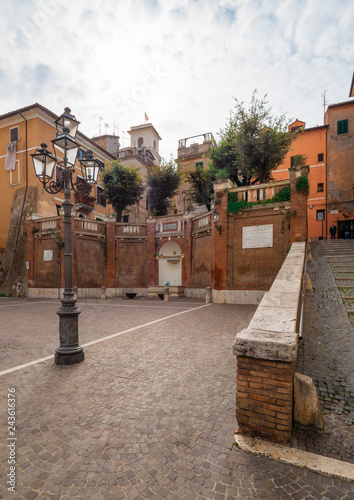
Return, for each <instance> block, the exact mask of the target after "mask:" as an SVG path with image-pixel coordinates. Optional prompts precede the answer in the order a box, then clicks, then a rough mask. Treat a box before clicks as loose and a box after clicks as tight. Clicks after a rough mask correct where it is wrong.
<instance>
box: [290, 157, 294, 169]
mask: <svg viewBox="0 0 354 500" xmlns="http://www.w3.org/2000/svg"><path fill="white" fill-rule="evenodd" d="M294 158H295V156H290V168H293V166H294Z"/></svg>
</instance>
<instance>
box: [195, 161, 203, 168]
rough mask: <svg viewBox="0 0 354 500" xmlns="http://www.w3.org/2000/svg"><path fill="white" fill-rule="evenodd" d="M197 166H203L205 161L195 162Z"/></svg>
mask: <svg viewBox="0 0 354 500" xmlns="http://www.w3.org/2000/svg"><path fill="white" fill-rule="evenodd" d="M195 166H196V168H198V167H202V168H203V162H202V161H198V162H197V163H196V164H195Z"/></svg>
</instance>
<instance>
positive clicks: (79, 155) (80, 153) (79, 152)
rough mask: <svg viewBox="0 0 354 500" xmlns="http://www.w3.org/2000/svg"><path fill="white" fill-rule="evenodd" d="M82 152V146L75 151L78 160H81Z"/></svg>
mask: <svg viewBox="0 0 354 500" xmlns="http://www.w3.org/2000/svg"><path fill="white" fill-rule="evenodd" d="M84 152H85V151H84V150H83V149H82V148H79V151H78V153H77V158H78V160H82V159H83V157H84Z"/></svg>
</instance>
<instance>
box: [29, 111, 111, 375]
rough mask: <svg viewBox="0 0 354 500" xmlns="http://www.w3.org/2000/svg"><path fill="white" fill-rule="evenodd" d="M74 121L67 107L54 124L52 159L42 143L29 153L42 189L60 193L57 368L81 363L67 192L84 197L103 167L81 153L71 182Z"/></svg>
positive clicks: (75, 122)
mask: <svg viewBox="0 0 354 500" xmlns="http://www.w3.org/2000/svg"><path fill="white" fill-rule="evenodd" d="M79 123H80V122H78V121H77V120H76V118H75V116H74V115H72V114H71V111H70V109H69V108H65V111H64V113H63V114H62V115H61V116H60V117H59V118H58V119H57V120H56V121H55V124H56V128H57V135H56V138H55V139H53V140H52V143H53V147H54V151H55V156H54V155H53V153H51V152H49V151H48V150H47V145H46V144H45V143H42V144H41V147H40V148H38V149H37V150H36V152H35V153H34V154H32V155H31V156H32V159H33V166H34V169H35V173H36V176H37V177H38V179H39V180H40V182H41V183H42V186H43V188H44V189H45V190H46V191H47V192H48V193H51V194H56V193H59V191H61V190H64V198H65V200H64V202H63V209H64V262H65V289H64V295H63V298H62V301H61V303H62V306H61V307H60V309H59V311H58V312H57V314H58V315H59V339H60V346H59V347H58V349H57V350H56V351H55V363H56V364H57V365H72V364H74V363H80V362H81V361H83V360H84V357H85V355H84V350H83V348H82V347H81V346H80V345H79V330H78V324H79V314H80V311H79V309H78V308H77V307H76V299H75V297H74V292H73V287H72V249H71V208H72V206H73V204H72V203H71V201H70V194H71V190H74V191H75V192H76V193H77V194H79V195H83V196H88V195H89V194H90V192H91V190H92V188H93V186H94V185H95V184H96V183H97V178H98V172H99V170H101V169H102V168H103V162H101V161H100V160H98V159H97V158H94V157H93V155H92V151H91V150H88V151H87V152H86V153H84V156H83V159H82V160H79V161H80V166H81V178H78V180H77V181H76V182H74V180H73V174H74V172H75V162H76V157H77V152H78V149H79V145H78V143H77V142H76V139H75V138H76V133H77V127H78V124H79ZM54 167H58V169H59V171H60V172H61V178H56V176H54V172H55V168H54Z"/></svg>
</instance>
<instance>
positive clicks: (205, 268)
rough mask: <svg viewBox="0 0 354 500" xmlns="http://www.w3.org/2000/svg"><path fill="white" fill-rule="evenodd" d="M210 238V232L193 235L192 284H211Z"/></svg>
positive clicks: (199, 285)
mask: <svg viewBox="0 0 354 500" xmlns="http://www.w3.org/2000/svg"><path fill="white" fill-rule="evenodd" d="M211 260H212V238H211V234H210V233H207V232H205V233H203V234H202V235H197V236H194V237H193V260H192V286H193V287H197V288H198V287H199V288H204V287H207V286H210V285H211Z"/></svg>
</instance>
